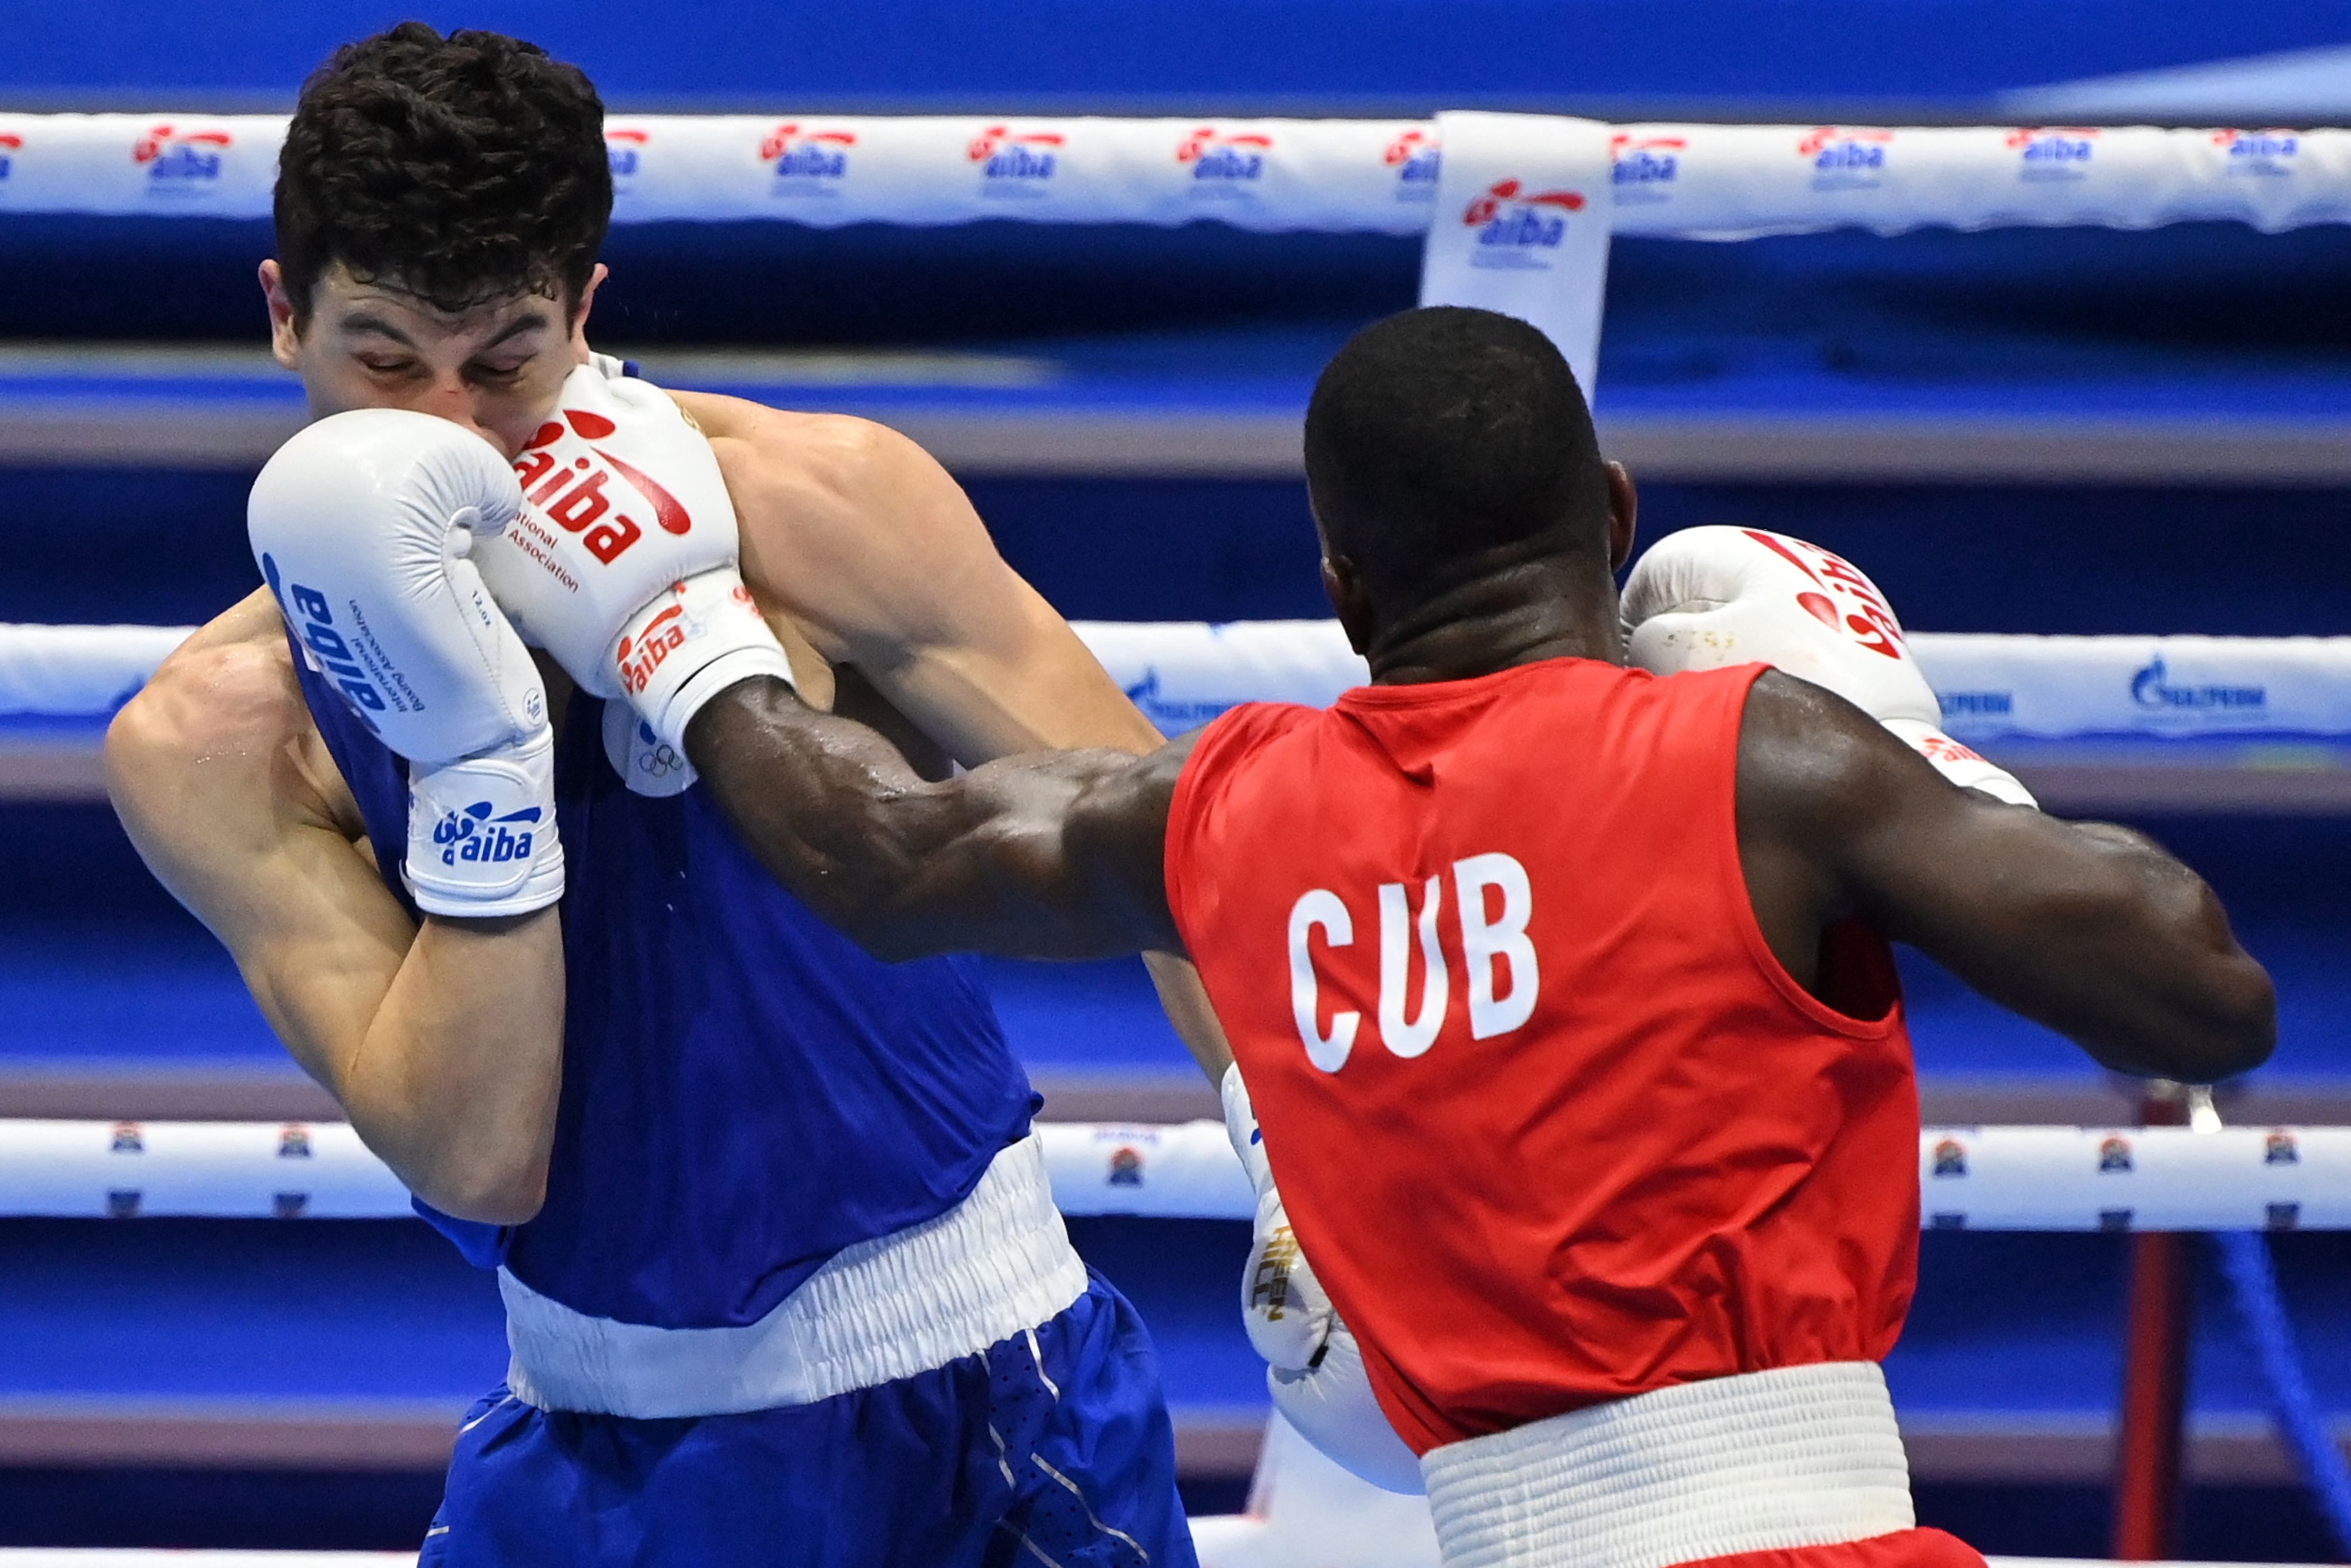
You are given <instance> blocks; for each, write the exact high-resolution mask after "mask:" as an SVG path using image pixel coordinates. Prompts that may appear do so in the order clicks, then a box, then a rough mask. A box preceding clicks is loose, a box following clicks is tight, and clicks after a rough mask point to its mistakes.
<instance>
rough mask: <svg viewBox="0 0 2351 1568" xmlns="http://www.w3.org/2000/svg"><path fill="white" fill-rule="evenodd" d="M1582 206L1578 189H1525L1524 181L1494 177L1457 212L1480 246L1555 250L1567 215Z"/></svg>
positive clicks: (1565, 225)
mask: <svg viewBox="0 0 2351 1568" xmlns="http://www.w3.org/2000/svg"><path fill="white" fill-rule="evenodd" d="M1582 211H1583V192H1581V191H1536V192H1529V191H1528V190H1527V189H1526V184H1525V182H1524V181H1520V180H1497V181H1495V182H1494V183H1492V184H1491V185H1489V186H1487V187H1486V193H1485V194H1484V195H1481V196H1479V197H1478V198H1477V199H1476V200H1475V201H1473V202H1471V203H1470V204H1468V207H1466V208H1464V209H1463V210H1462V213H1461V222H1462V223H1463V225H1466V226H1467V227H1469V228H1473V229H1476V230H1478V231H1479V232H1478V243H1479V245H1481V246H1508V247H1510V248H1512V249H1540V250H1556V249H1558V248H1559V244H1560V242H1561V241H1562V240H1563V239H1565V238H1566V237H1567V216H1568V214H1571V213H1580V212H1582Z"/></svg>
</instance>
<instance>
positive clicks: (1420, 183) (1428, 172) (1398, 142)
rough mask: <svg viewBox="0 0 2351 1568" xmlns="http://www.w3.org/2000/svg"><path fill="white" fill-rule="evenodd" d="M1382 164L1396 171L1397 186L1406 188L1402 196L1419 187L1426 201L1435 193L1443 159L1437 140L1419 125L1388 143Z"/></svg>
mask: <svg viewBox="0 0 2351 1568" xmlns="http://www.w3.org/2000/svg"><path fill="white" fill-rule="evenodd" d="M1381 162H1384V163H1385V164H1386V165H1387V166H1388V167H1389V168H1391V169H1393V170H1395V172H1396V183H1397V184H1398V185H1401V186H1403V187H1405V193H1414V189H1413V188H1414V187H1419V188H1421V190H1422V191H1424V192H1426V194H1425V195H1423V198H1422V199H1423V200H1426V198H1427V195H1433V194H1434V193H1436V188H1437V167H1438V165H1439V163H1440V162H1442V158H1441V156H1440V155H1439V153H1438V151H1437V138H1436V137H1435V136H1433V135H1431V134H1430V133H1429V132H1427V131H1423V130H1421V129H1420V128H1419V127H1418V126H1415V127H1413V128H1412V129H1411V130H1409V131H1405V133H1404V134H1403V135H1401V136H1399V137H1397V138H1396V139H1395V141H1391V142H1389V143H1388V150H1387V152H1386V153H1385V154H1384V155H1383V157H1382V159H1381Z"/></svg>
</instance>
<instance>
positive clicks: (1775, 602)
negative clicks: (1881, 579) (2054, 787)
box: [1624, 527, 2037, 806]
mask: <svg viewBox="0 0 2351 1568" xmlns="http://www.w3.org/2000/svg"><path fill="white" fill-rule="evenodd" d="M1624 613H1625V633H1626V639H1627V642H1628V643H1629V645H1630V653H1631V657H1632V662H1633V663H1634V664H1636V665H1638V666H1639V667H1640V668H1642V669H1644V670H1647V671H1649V672H1650V673H1651V674H1659V675H1669V674H1677V672H1680V671H1683V670H1716V669H1721V668H1722V667H1724V666H1725V665H1729V664H1758V663H1760V664H1770V665H1771V666H1772V667H1773V668H1774V669H1778V670H1782V671H1784V672H1785V673H1787V674H1792V675H1796V676H1800V677H1802V679H1804V680H1807V681H1810V682H1812V683H1813V685H1816V686H1823V687H1825V688H1826V689H1828V690H1830V691H1833V692H1834V693H1836V695H1839V696H1841V697H1843V698H1844V699H1845V701H1847V702H1849V703H1851V704H1853V705H1854V706H1855V707H1857V708H1859V709H1861V710H1862V711H1863V712H1864V713H1865V714H1868V715H1869V716H1871V717H1873V718H1875V719H1876V720H1877V721H1878V722H1879V723H1880V724H1883V725H1884V726H1886V728H1887V729H1889V730H1892V731H1893V732H1894V734H1895V735H1896V736H1897V737H1900V738H1901V740H1902V741H1903V742H1904V743H1905V744H1907V746H1909V747H1910V748H1911V749H1912V750H1914V751H1916V752H1917V753H1918V754H1919V755H1920V756H1922V757H1924V758H1926V759H1927V760H1928V761H1929V762H1931V763H1933V764H1934V765H1935V767H1936V768H1937V769H1938V771H1940V772H1941V773H1942V775H1943V777H1945V778H1946V779H1949V780H1950V781H1951V782H1952V783H1954V784H1957V785H1958V786H1959V788H1961V789H1980V790H1982V791H1983V792H1984V793H1985V794H1987V795H1991V796H1993V797H1996V798H1997V799H1999V800H2006V801H2008V802H2010V803H2011V804H2012V805H2018V806H2032V805H2036V804H2037V802H2035V801H2034V800H2033V799H2032V793H2031V791H2029V790H2027V789H2025V787H2024V786H2023V785H2022V783H2020V782H2018V781H2017V779H2016V778H2015V776H2014V775H2012V774H2011V773H2009V772H2007V771H2006V770H2004V769H2002V768H1999V767H1996V766H1994V765H1993V764H1992V763H1990V762H1987V761H1985V760H1984V759H1983V758H1981V757H1979V756H1977V755H1976V753H1975V752H1973V751H1971V750H1970V749H1969V748H1968V747H1965V746H1963V745H1961V744H1960V743H1959V742H1958V741H1956V740H1953V739H1952V738H1951V737H1949V736H1948V735H1946V734H1944V733H1943V730H1942V719H1943V708H1942V704H1941V703H1939V702H1938V701H1937V700H1936V698H1935V689H1934V688H1933V687H1932V686H1930V685H1928V684H1927V677H1926V675H1925V674H1922V673H1921V672H1920V670H1919V668H1918V663H1917V660H1916V659H1914V658H1912V657H1911V656H1910V650H1909V647H1908V646H1907V643H1904V641H1903V637H1902V624H1901V622H1898V621H1896V619H1895V618H1894V610H1893V607H1892V606H1891V605H1889V604H1887V603H1886V596H1885V595H1884V594H1882V593H1880V592H1878V591H1877V585H1876V583H1874V582H1872V581H1870V580H1869V579H1868V578H1866V577H1865V576H1863V575H1862V573H1861V571H1860V570H1859V569H1857V568H1855V566H1854V565H1852V563H1850V562H1848V561H1846V560H1844V559H1843V558H1841V557H1839V556H1836V555H1834V554H1831V553H1830V552H1829V551H1827V550H1824V549H1821V548H1820V546H1818V545H1814V544H1807V543H1805V542H1804V541H1803V540H1802V539H1798V538H1790V537H1788V536H1787V535H1785V534H1773V533H1766V532H1764V531H1763V530H1762V529H1761V528H1727V527H1713V528H1684V529H1683V530H1682V531H1681V532H1679V533H1677V534H1668V535H1667V536H1666V537H1665V538H1662V539H1660V540H1658V541H1657V542H1656V544H1655V545H1652V546H1651V547H1650V548H1649V550H1648V552H1647V553H1646V555H1644V556H1642V557H1641V559H1640V560H1639V561H1638V562H1636V563H1635V565H1634V568H1633V574H1632V576H1631V577H1629V578H1627V579H1626V580H1625V599H1624Z"/></svg>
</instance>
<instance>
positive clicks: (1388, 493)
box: [1306, 305, 1610, 614]
mask: <svg viewBox="0 0 2351 1568" xmlns="http://www.w3.org/2000/svg"><path fill="white" fill-rule="evenodd" d="M1306 484H1307V489H1308V492H1309V494H1310V496H1311V498H1312V501H1313V506H1314V515H1315V518H1316V520H1317V522H1318V523H1319V524H1320V526H1321V528H1322V540H1323V546H1324V549H1325V550H1326V551H1327V553H1328V554H1329V556H1330V557H1331V558H1332V559H1334V560H1343V561H1345V562H1347V563H1348V564H1349V566H1350V567H1351V568H1352V570H1353V572H1354V573H1355V574H1357V575H1359V576H1360V577H1361V579H1362V580H1363V581H1364V583H1365V584H1366V585H1368V586H1369V588H1370V589H1371V591H1373V593H1374V596H1375V597H1376V598H1377V599H1378V601H1380V603H1381V605H1382V607H1383V609H1384V611H1385V612H1388V613H1389V614H1395V613H1397V612H1401V611H1403V610H1404V609H1405V608H1407V607H1409V606H1411V605H1413V604H1416V603H1418V602H1420V601H1423V600H1425V599H1426V598H1427V597H1428V596H1430V595H1432V594H1435V593H1437V592H1441V591H1444V590H1446V589H1447V588H1449V587H1451V586H1453V585H1454V584H1455V583H1457V582H1458V581H1460V580H1462V579H1463V578H1464V577H1466V576H1469V575H1472V574H1475V573H1476V572H1478V571H1479V570H1483V568H1484V564H1485V563H1487V562H1489V561H1493V560H1495V559H1499V555H1503V554H1510V553H1517V552H1521V551H1528V550H1535V551H1541V550H1551V551H1552V552H1553V553H1562V554H1578V555H1581V554H1583V553H1586V552H1588V553H1589V555H1590V556H1591V558H1592V559H1593V561H1594V562H1596V563H1598V564H1599V566H1600V569H1601V570H1603V571H1604V570H1606V567H1607V562H1608V558H1609V528H1610V509H1609V477H1608V472H1607V468H1606V466H1605V465H1604V463H1603V462H1602V460H1601V456H1600V445H1599V441H1598V438H1597V437H1596V436H1595V435H1594V434H1593V429H1592V414H1591V412H1590V411H1589V410H1588V409H1587V408H1586V407H1585V406H1584V402H1583V392H1582V391H1581V390H1579V389H1578V388H1577V386H1576V384H1575V376H1574V373H1573V371H1570V370H1569V369H1568V366H1567V361H1566V360H1565V359H1564V358H1562V356H1561V354H1560V351H1559V350H1558V349H1557V348H1555V347H1554V346H1552V341H1551V340H1550V339H1549V338H1546V337H1544V336H1543V335H1542V333H1541V332H1539V331H1537V330H1536V329H1534V328H1532V327H1531V326H1529V325H1528V324H1527V323H1525V322H1524V321H1520V320H1519V319H1515V318H1513V317H1510V316H1503V315H1499V314H1497V313H1496V312H1494V311H1491V310H1476V309H1469V308H1463V307H1459V306H1447V305H1440V306H1430V307H1426V308H1421V309H1417V310H1406V311H1405V312H1404V313H1402V314H1401V315H1396V316H1391V317H1389V318H1387V319H1385V320H1383V321H1376V322H1374V323H1373V324H1372V325H1371V326H1369V327H1366V328H1364V329H1363V330H1362V331H1360V332H1358V333H1356V334H1355V336H1354V337H1353V338H1352V339H1350V340H1348V342H1347V345H1346V346H1345V347H1344V348H1343V349H1341V350H1339V352H1338V354H1337V355H1336V356H1335V357H1333V358H1332V361H1331V362H1330V364H1329V365H1328V366H1327V367H1325V368H1324V370H1323V371H1322V379H1321V380H1320V381H1318V382H1315V385H1314V396H1313V400H1312V401H1311V402H1310V403H1309V404H1308V405H1307V410H1306ZM1498 552H1499V554H1498Z"/></svg>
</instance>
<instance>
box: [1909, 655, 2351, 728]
mask: <svg viewBox="0 0 2351 1568" xmlns="http://www.w3.org/2000/svg"><path fill="white" fill-rule="evenodd" d="M1910 650H1911V652H1912V653H1915V654H1917V659H1918V666H1919V668H1920V669H1921V670H1923V671H1924V672H1925V673H1926V675H1927V678H1928V682H1929V683H1931V684H1932V685H1933V686H1934V688H1935V690H1936V692H1937V693H1938V695H1940V697H1941V698H1942V704H1943V727H1945V728H1946V729H1948V730H1949V731H1950V733H1951V734H1952V735H1953V736H1955V737H1959V739H1962V740H1970V741H1973V740H1980V739H1981V740H1997V739H2000V738H2001V737H2011V736H2017V737H2035V738H2046V739H2079V738H2090V737H2099V736H2129V735H2161V736H2198V735H2289V736H2326V737H2339V736H2345V735H2351V638H2341V637H2159V638H2158V637H1951V636H1942V635H1938V634H1936V633H1934V632H1917V633H1914V634H1912V636H1911V638H1910Z"/></svg>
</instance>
